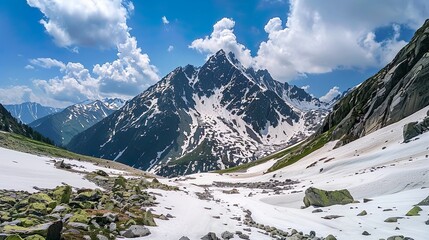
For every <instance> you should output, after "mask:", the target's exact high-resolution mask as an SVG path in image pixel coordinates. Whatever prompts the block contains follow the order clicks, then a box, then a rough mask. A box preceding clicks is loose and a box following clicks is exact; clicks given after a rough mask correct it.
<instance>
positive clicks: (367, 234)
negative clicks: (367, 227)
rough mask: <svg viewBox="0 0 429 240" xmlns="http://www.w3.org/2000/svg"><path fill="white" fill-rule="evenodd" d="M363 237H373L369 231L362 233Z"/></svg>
mask: <svg viewBox="0 0 429 240" xmlns="http://www.w3.org/2000/svg"><path fill="white" fill-rule="evenodd" d="M362 235H364V236H369V235H371V234H370V233H369V232H367V231H363V232H362Z"/></svg>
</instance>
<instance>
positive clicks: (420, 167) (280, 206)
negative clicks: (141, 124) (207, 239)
mask: <svg viewBox="0 0 429 240" xmlns="http://www.w3.org/2000/svg"><path fill="white" fill-rule="evenodd" d="M428 110H429V107H426V108H425V109H422V110H421V111H419V112H417V113H415V114H413V115H411V116H410V117H407V118H405V119H403V120H401V121H399V122H397V123H395V124H393V125H389V126H387V127H385V128H382V129H380V130H378V131H375V132H373V133H371V134H369V135H367V136H365V137H363V138H361V139H359V140H356V141H354V142H352V143H349V144H347V145H345V146H343V147H340V148H337V149H333V147H334V146H335V144H336V142H330V143H328V144H327V145H326V146H325V147H323V148H321V149H319V150H318V151H316V152H314V153H312V154H310V155H308V156H307V157H305V158H304V159H302V160H300V161H298V162H297V163H295V164H293V165H291V166H288V167H286V168H284V169H281V170H278V171H276V172H273V173H269V174H265V175H263V172H264V171H266V170H267V169H268V168H269V167H270V165H269V164H265V165H263V166H257V167H255V168H251V169H249V170H248V171H247V172H245V173H232V174H223V175H219V174H213V173H205V174H194V175H190V176H188V177H187V178H181V179H178V180H170V181H171V183H175V184H177V185H178V186H181V188H182V189H186V191H188V192H189V194H185V195H184V196H178V195H175V194H174V195H170V194H169V193H164V192H163V193H162V194H163V197H162V198H160V199H161V200H160V201H161V203H162V204H163V203H165V204H166V205H167V206H170V207H173V210H172V211H169V210H166V209H162V208H157V209H156V211H161V212H163V213H167V212H168V213H171V214H172V215H176V216H177V219H174V220H172V221H176V223H177V222H180V223H181V226H193V225H196V226H203V225H204V223H205V224H206V225H207V226H210V227H206V228H203V227H201V228H195V230H193V231H192V232H189V236H188V237H190V238H191V239H197V237H198V236H200V237H201V236H202V235H203V234H205V233H207V231H213V232H216V233H217V234H218V235H219V234H220V233H221V232H222V231H223V230H229V231H231V230H234V229H239V230H241V229H242V228H243V226H239V223H237V222H232V223H231V222H230V221H229V219H230V218H231V217H234V216H241V217H243V213H242V211H243V209H247V210H250V211H251V212H252V217H253V220H254V221H255V222H257V223H260V224H264V225H269V226H271V227H276V228H278V229H282V230H284V231H291V229H292V228H293V229H297V230H298V231H303V232H304V233H309V232H310V231H315V232H316V234H317V236H325V237H326V236H327V235H328V234H333V235H334V236H336V237H337V238H338V239H366V238H367V239H380V238H385V239H386V238H387V237H389V236H394V235H404V236H408V237H412V238H413V239H416V240H424V239H427V233H428V232H427V225H426V224H425V221H427V220H428V214H429V207H428V206H421V207H422V209H423V211H422V212H421V213H420V216H413V217H407V216H405V214H406V213H407V212H408V211H409V210H410V209H411V208H412V207H413V206H414V205H416V204H417V203H419V202H420V201H422V200H423V199H424V198H426V197H427V196H429V164H428V161H429V158H428V154H429V144H428V143H429V132H427V133H424V134H422V135H420V136H419V137H417V138H415V139H413V140H412V141H410V142H408V143H403V136H402V129H403V126H404V124H406V123H408V122H411V121H419V120H422V119H423V118H424V117H425V116H426V113H427V111H428ZM309 166H312V167H309ZM321 169H323V170H321ZM287 179H291V180H292V181H297V182H299V183H296V184H292V185H287V186H290V187H291V188H290V189H283V187H282V184H281V183H284V182H285V181H286V180H287ZM287 181H289V180H287ZM215 182H224V183H225V182H226V183H230V184H233V185H231V186H230V187H225V186H223V185H222V184H216V183H215ZM171 183H170V184H171ZM249 183H277V185H278V186H279V187H278V189H269V188H268V189H260V188H258V187H256V185H253V186H254V187H253V188H248V187H243V185H240V184H249ZM234 184H235V185H234ZM233 186H234V187H235V188H236V189H237V190H238V192H239V193H238V194H226V193H225V190H231V189H232V188H233ZM310 186H312V187H317V188H321V189H325V190H338V189H344V188H345V189H348V190H349V191H350V193H351V194H352V196H353V197H354V198H355V200H358V201H359V202H360V203H354V204H348V205H335V206H330V207H325V208H320V209H321V210H322V212H319V213H312V211H313V210H315V208H313V207H309V208H306V209H301V206H303V201H302V199H303V197H304V191H305V190H306V189H307V188H308V187H310ZM204 189H207V190H208V191H209V192H210V193H211V194H212V195H213V201H206V202H205V204H203V205H201V206H200V205H199V204H197V203H195V204H193V205H192V206H195V208H193V211H196V212H199V211H201V212H202V213H201V215H203V216H204V217H192V216H193V215H191V216H189V217H188V216H186V215H184V214H182V211H185V209H188V208H189V205H182V204H181V203H179V202H180V200H181V199H186V201H187V202H192V201H195V200H192V199H189V200H188V198H190V196H193V197H194V198H196V197H195V195H194V193H193V192H204ZM171 198H173V200H172V199H171ZM364 198H369V199H372V201H369V202H366V203H364V201H363V199H364ZM216 200H218V201H216ZM234 204H236V205H234ZM204 207H209V208H211V210H207V209H206V208H204ZM363 210H366V211H367V212H368V215H366V216H357V214H359V213H360V212H361V211H363ZM240 212H241V215H240ZM207 214H208V215H209V216H221V217H220V219H219V220H218V221H216V219H213V218H209V217H206V215H207ZM328 215H339V216H342V217H340V218H337V219H332V220H326V219H323V218H322V217H324V216H328ZM389 217H402V219H399V220H398V222H396V223H387V222H384V220H385V219H387V218H389ZM220 223H226V225H224V226H219V225H221V224H220ZM159 225H160V227H159V228H153V232H154V235H153V237H154V238H149V239H156V237H155V236H163V237H164V238H165V239H176V238H177V239H178V238H180V235H181V234H183V232H182V231H180V229H176V228H174V222H160V224H159ZM167 227H168V228H170V230H169V231H163V230H165V229H166V228H167ZM244 227H246V226H244ZM396 227H398V229H397V230H395V229H396ZM171 228H172V229H175V230H171ZM158 230H159V232H158ZM151 231H152V229H151ZM258 231H261V230H260V229H256V228H251V239H270V238H268V237H266V236H260V235H259V233H258ZM363 231H367V232H368V233H370V234H371V235H370V236H368V237H366V236H363V235H362V233H363Z"/></svg>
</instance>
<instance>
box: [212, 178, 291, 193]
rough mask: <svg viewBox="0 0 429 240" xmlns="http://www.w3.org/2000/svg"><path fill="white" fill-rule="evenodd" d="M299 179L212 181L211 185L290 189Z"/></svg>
mask: <svg viewBox="0 0 429 240" xmlns="http://www.w3.org/2000/svg"><path fill="white" fill-rule="evenodd" d="M298 183H299V181H294V180H291V179H286V180H284V181H279V180H272V181H269V182H239V183H231V182H213V186H215V187H219V188H251V189H273V190H275V189H281V190H290V189H293V185H296V184H298ZM280 187H282V188H280Z"/></svg>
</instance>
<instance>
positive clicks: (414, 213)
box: [405, 206, 422, 216]
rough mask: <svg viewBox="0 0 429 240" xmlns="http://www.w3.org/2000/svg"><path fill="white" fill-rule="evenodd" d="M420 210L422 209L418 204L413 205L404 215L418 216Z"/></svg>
mask: <svg viewBox="0 0 429 240" xmlns="http://www.w3.org/2000/svg"><path fill="white" fill-rule="evenodd" d="M420 211H422V209H421V208H420V207H419V206H414V207H413V208H411V209H410V211H408V212H407V214H405V215H406V216H420V214H419V212H420Z"/></svg>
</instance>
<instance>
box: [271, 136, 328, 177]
mask: <svg viewBox="0 0 429 240" xmlns="http://www.w3.org/2000/svg"><path fill="white" fill-rule="evenodd" d="M331 134H332V131H328V132H325V133H323V134H322V135H319V136H318V137H317V138H314V139H311V140H309V141H306V142H304V143H302V144H300V145H298V146H297V149H295V150H294V151H291V152H290V154H288V155H286V156H285V157H283V158H282V159H280V160H278V161H277V162H276V163H275V164H274V165H273V166H271V167H270V168H269V169H268V172H273V171H276V170H278V169H281V168H284V167H286V166H289V165H291V164H294V163H296V162H297V161H299V160H301V159H302V158H304V157H305V156H307V155H309V154H310V153H312V152H314V151H316V150H318V149H319V148H321V147H323V146H325V144H326V143H328V142H329V140H330V136H331Z"/></svg>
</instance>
